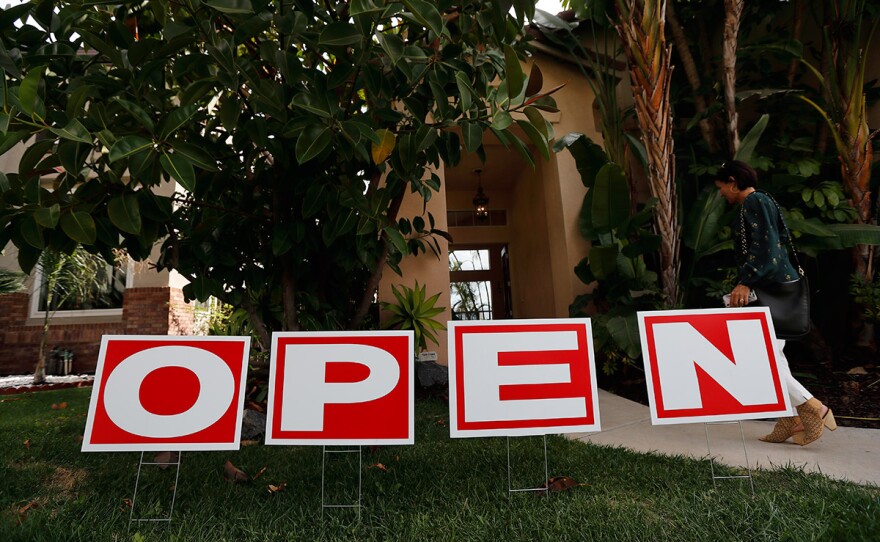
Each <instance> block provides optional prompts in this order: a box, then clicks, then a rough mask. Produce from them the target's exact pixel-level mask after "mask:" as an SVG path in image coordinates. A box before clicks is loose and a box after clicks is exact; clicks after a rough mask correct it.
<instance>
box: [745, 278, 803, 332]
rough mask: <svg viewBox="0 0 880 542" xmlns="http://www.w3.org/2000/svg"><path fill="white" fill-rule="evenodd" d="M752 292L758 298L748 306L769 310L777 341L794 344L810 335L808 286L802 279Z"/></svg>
mask: <svg viewBox="0 0 880 542" xmlns="http://www.w3.org/2000/svg"><path fill="white" fill-rule="evenodd" d="M798 269H800V267H798ZM752 290H754V291H755V295H757V296H758V300H757V301H755V302H754V303H753V304H752V305H757V306H760V307H768V308H769V309H770V318H772V319H773V329H774V330H775V331H776V338H777V339H785V340H787V341H788V340H797V339H802V338H804V337H806V336H807V335H809V334H810V283H809V282H808V281H807V277H806V276H801V277H800V278H799V279H797V280H792V281H788V282H766V283H762V284H760V285H756V286H754V287H753V288H752Z"/></svg>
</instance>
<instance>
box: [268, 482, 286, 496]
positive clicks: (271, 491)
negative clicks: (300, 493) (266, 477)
mask: <svg viewBox="0 0 880 542" xmlns="http://www.w3.org/2000/svg"><path fill="white" fill-rule="evenodd" d="M285 487H287V482H281V483H280V484H278V485H277V486H273V485H272V484H269V486H268V489H269V494H270V495H274V494H276V493H278V492H279V491H283V490H284V488H285Z"/></svg>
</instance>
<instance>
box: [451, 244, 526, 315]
mask: <svg viewBox="0 0 880 542" xmlns="http://www.w3.org/2000/svg"><path fill="white" fill-rule="evenodd" d="M449 281H450V284H449V290H450V296H451V300H452V319H453V320H501V319H505V318H513V306H512V303H511V295H510V264H509V258H508V250H507V245H506V244H468V245H450V247H449Z"/></svg>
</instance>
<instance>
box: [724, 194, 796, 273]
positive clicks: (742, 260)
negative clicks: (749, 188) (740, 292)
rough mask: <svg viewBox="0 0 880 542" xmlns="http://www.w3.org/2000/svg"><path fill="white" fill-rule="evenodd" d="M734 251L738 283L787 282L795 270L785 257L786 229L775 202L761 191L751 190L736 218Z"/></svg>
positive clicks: (786, 251) (786, 245) (786, 246)
mask: <svg viewBox="0 0 880 542" xmlns="http://www.w3.org/2000/svg"><path fill="white" fill-rule="evenodd" d="M735 233H736V235H735V238H734V242H735V243H736V244H735V246H734V251H733V252H734V254H736V265H737V267H739V284H744V285H746V286H749V287H752V286H755V285H757V284H759V283H761V282H788V281H791V280H795V279H797V278H798V273H797V271H795V269H794V266H792V265H791V261H790V260H789V258H788V243H789V241H788V231H786V229H785V227H784V226H783V223H782V219H781V217H780V216H779V211H778V210H777V207H776V204H775V203H774V201H773V199H772V198H771V197H770V196H769V195H767V194H765V193H763V192H758V191H755V192H752V193H751V194H749V195H748V197H746V199H745V201H744V202H743V204H742V210H741V212H740V214H739V218H737V220H736V231H735Z"/></svg>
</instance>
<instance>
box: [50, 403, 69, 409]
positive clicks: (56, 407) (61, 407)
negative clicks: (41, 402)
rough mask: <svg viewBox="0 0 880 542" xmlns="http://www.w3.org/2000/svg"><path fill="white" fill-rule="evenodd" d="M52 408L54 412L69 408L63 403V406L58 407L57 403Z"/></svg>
mask: <svg viewBox="0 0 880 542" xmlns="http://www.w3.org/2000/svg"><path fill="white" fill-rule="evenodd" d="M51 408H52V410H64V409H65V408H67V403H61V404H57V405H56V404H55V403H52V407H51Z"/></svg>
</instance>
